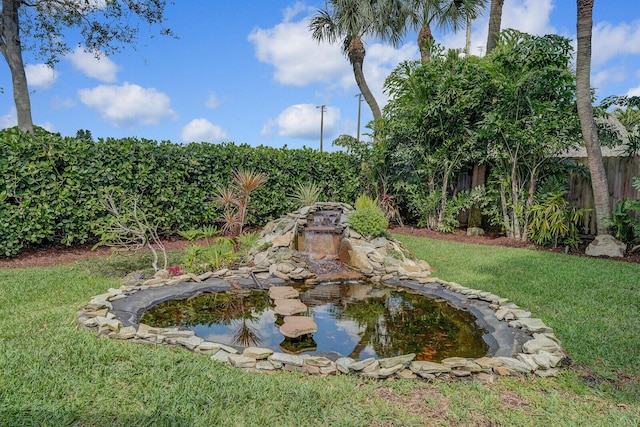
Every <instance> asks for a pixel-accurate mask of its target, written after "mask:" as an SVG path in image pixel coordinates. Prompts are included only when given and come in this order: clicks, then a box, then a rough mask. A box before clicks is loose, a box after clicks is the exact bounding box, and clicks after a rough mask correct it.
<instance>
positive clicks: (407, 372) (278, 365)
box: [77, 267, 565, 382]
mask: <svg viewBox="0 0 640 427" xmlns="http://www.w3.org/2000/svg"><path fill="white" fill-rule="evenodd" d="M252 275H254V273H253V271H252V270H251V269H250V268H248V267H244V268H241V269H239V270H227V269H223V270H219V271H216V272H209V273H205V274H202V275H194V274H188V275H182V276H178V277H174V278H154V279H152V280H147V281H146V282H144V284H137V283H134V284H128V285H123V286H121V287H120V288H118V289H115V288H110V289H109V290H107V292H106V293H104V294H101V295H97V296H95V297H93V298H92V299H91V301H90V302H89V303H87V304H85V305H84V306H83V307H82V308H81V309H80V310H79V311H78V312H77V321H78V323H79V324H80V325H81V326H83V327H84V328H86V329H89V330H92V331H96V332H97V333H98V334H99V335H100V336H104V337H107V338H111V339H122V340H131V341H133V342H139V343H145V344H149V345H160V344H164V345H172V346H180V347H184V348H186V349H188V350H191V351H194V352H196V353H202V354H206V355H209V356H210V358H211V360H214V361H218V362H222V363H227V364H230V365H231V366H235V367H238V368H243V369H247V370H252V371H257V372H270V371H275V370H283V369H284V370H288V371H295V372H304V373H306V374H311V375H336V374H351V375H360V376H362V377H367V378H392V377H397V378H405V379H409V378H422V379H427V380H432V379H435V378H445V379H447V378H448V379H457V378H472V379H475V380H478V381H482V382H492V381H493V380H494V379H495V378H496V377H497V376H517V375H522V374H532V373H533V374H535V375H537V376H540V377H550V376H556V375H558V373H559V369H558V368H559V367H560V366H561V365H562V363H563V361H564V360H565V354H564V352H563V350H562V347H561V344H560V341H559V340H558V338H557V337H556V336H555V334H554V333H553V330H552V329H551V328H549V327H548V326H546V325H545V324H544V323H543V322H542V320H540V319H536V318H532V317H531V313H530V312H528V311H526V310H524V309H522V308H520V307H518V306H517V305H516V304H514V303H513V302H511V301H509V300H508V299H507V298H501V297H499V296H497V295H494V294H492V293H490V292H483V291H481V290H476V289H470V288H466V287H464V286H462V285H460V284H458V283H454V282H446V281H443V280H440V279H437V278H428V280H425V279H424V278H421V280H416V279H403V278H398V276H395V277H394V278H391V279H389V280H385V281H382V283H383V284H385V285H388V286H393V287H395V288H397V289H405V290H407V291H410V292H416V293H418V294H421V295H424V296H426V297H430V298H442V299H445V300H447V301H448V302H449V303H451V304H452V305H454V306H456V307H458V308H463V309H466V310H469V311H470V312H471V313H472V314H474V315H475V317H476V318H477V322H478V324H479V325H480V327H481V328H483V329H484V330H485V331H486V334H485V335H484V336H483V338H484V340H485V342H486V343H487V344H488V346H489V348H490V350H489V355H488V356H485V357H481V358H477V359H472V358H461V357H451V358H447V359H444V360H442V361H441V362H440V363H435V362H427V361H417V360H414V359H415V356H416V355H415V354H408V355H402V356H397V357H390V358H383V359H374V358H369V359H364V360H355V359H352V358H349V357H344V356H342V355H340V354H338V353H329V354H322V355H314V356H311V355H302V356H299V355H290V354H286V353H279V352H274V351H273V350H270V349H265V348H259V347H246V348H244V347H238V346H229V345H225V344H221V343H216V342H211V341H206V340H204V339H202V338H200V337H197V336H196V335H195V333H194V332H193V331H191V330H188V329H186V328H178V327H174V328H154V327H150V326H148V325H145V324H140V323H139V320H138V319H139V317H140V316H141V315H142V313H143V312H144V311H145V310H147V309H149V308H150V307H152V306H154V305H156V304H159V303H161V302H164V301H167V300H170V299H178V298H188V297H190V296H193V295H195V294H197V293H201V292H225V291H233V290H240V289H265V290H266V289H268V288H270V287H272V286H284V285H286V282H285V281H284V280H282V279H280V278H278V277H275V276H269V277H268V278H266V280H265V279H264V278H263V279H261V280H260V281H258V280H256V279H254V278H253V277H251V276H252ZM134 281H137V282H139V281H140V278H138V279H137V280H134ZM320 286H321V285H320Z"/></svg>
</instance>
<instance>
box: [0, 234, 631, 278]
mask: <svg viewBox="0 0 640 427" xmlns="http://www.w3.org/2000/svg"><path fill="white" fill-rule="evenodd" d="M389 231H391V233H395V234H406V235H412V236H417V237H427V238H430V239H438V240H448V241H454V242H460V243H471V244H477V245H491V246H504V247H509V248H524V249H530V250H541V251H547V252H558V253H560V252H563V251H564V248H562V247H558V248H547V247H543V246H537V245H534V244H533V243H531V242H521V241H519V240H514V239H508V238H506V237H505V236H504V235H501V234H499V233H497V232H492V231H489V232H487V233H486V234H485V235H484V236H467V232H466V230H456V231H455V232H453V233H439V232H437V231H433V230H429V229H426V228H418V227H411V226H404V227H391V228H390V230H389ZM189 243H190V242H189V241H187V240H184V239H181V238H170V239H166V240H164V241H163V244H164V245H165V247H166V248H167V250H179V249H182V248H184V247H185V246H187V245H188V244H189ZM91 247H92V245H82V246H74V247H67V246H61V245H52V246H46V247H38V248H28V249H26V250H24V251H22V252H21V253H20V254H18V255H17V256H15V257H11V258H7V257H0V269H4V268H28V267H51V266H54V265H60V264H68V263H71V262H74V261H77V260H80V259H87V258H93V257H99V256H108V255H110V254H111V250H110V249H109V248H107V247H100V248H97V249H96V250H93V251H92V250H91ZM569 254H570V255H575V256H585V255H584V245H583V246H582V247H580V248H578V249H577V250H575V251H570V252H569ZM619 260H620V261H626V262H634V263H640V253H634V254H630V255H627V256H626V257H624V258H621V259H619Z"/></svg>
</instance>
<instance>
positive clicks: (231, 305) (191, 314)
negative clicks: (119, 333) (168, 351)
mask: <svg viewBox="0 0 640 427" xmlns="http://www.w3.org/2000/svg"><path fill="white" fill-rule="evenodd" d="M269 305H270V301H269V295H267V293H266V292H261V291H251V292H249V293H236V292H233V293H231V292H229V293H222V292H220V293H210V294H198V295H195V296H193V297H191V298H188V299H182V300H170V301H166V302H163V303H161V304H158V305H156V306H155V307H153V308H151V310H148V311H147V312H145V313H144V314H143V316H142V318H141V319H140V322H141V323H146V324H148V325H152V326H157V327H161V328H166V327H169V326H186V327H190V326H196V325H209V326H210V325H212V324H214V323H222V324H224V325H229V324H230V323H231V321H232V320H245V321H253V320H256V319H257V318H258V316H259V315H260V314H261V313H262V312H264V311H265V310H266V309H267V308H269Z"/></svg>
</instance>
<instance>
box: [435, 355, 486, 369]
mask: <svg viewBox="0 0 640 427" xmlns="http://www.w3.org/2000/svg"><path fill="white" fill-rule="evenodd" d="M442 364H443V365H444V366H448V367H449V368H451V369H452V370H461V371H469V372H480V371H482V367H481V366H480V365H478V364H477V363H475V362H474V361H471V360H467V359H465V358H464V357H448V358H446V359H444V360H443V361H442Z"/></svg>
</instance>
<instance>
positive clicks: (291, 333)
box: [272, 288, 318, 338]
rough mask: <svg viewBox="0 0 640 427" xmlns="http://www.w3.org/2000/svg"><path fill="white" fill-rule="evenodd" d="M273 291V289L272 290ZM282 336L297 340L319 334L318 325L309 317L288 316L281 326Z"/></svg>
mask: <svg viewBox="0 0 640 427" xmlns="http://www.w3.org/2000/svg"><path fill="white" fill-rule="evenodd" d="M272 289H273V288H272ZM280 332H281V333H282V335H284V336H285V337H288V338H297V337H299V336H302V335H306V334H310V333H313V332H318V325H316V322H314V320H313V317H307V316H287V317H285V318H284V323H283V324H282V326H280Z"/></svg>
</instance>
